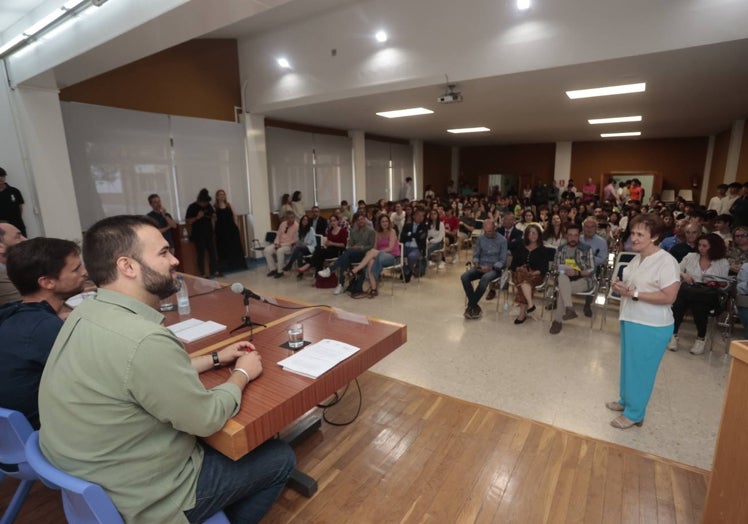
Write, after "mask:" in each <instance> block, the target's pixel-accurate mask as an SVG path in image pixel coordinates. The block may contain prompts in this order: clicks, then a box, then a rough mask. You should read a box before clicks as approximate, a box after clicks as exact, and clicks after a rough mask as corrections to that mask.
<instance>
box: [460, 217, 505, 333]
mask: <svg viewBox="0 0 748 524" xmlns="http://www.w3.org/2000/svg"><path fill="white" fill-rule="evenodd" d="M506 254H507V241H506V238H504V237H503V236H501V235H499V234H497V233H496V224H495V223H494V222H493V220H486V221H485V222H483V234H482V235H481V236H479V237H478V242H476V244H475V249H474V250H473V265H472V267H471V268H470V269H468V270H467V271H465V272H464V273H463V274H462V276H461V277H460V280H462V287H463V288H464V289H465V296H467V300H468V305H467V308H465V318H468V319H477V318H480V317H481V315H482V311H481V308H480V306H479V305H478V302H479V301H480V299H481V298H482V297H483V293H485V292H486V288H488V284H490V283H491V281H492V280H493V279H495V278H496V277H498V276H499V275H500V274H501V270H502V269H503V268H504V267H505V266H506ZM479 279H480V282H479V283H478V286H477V287H476V288H475V289H473V284H472V282H473V280H479Z"/></svg>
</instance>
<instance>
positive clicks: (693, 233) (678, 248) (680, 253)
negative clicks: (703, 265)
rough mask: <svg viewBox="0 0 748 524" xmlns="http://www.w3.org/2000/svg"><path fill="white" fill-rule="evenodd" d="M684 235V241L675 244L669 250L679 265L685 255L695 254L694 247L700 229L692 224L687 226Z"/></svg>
mask: <svg viewBox="0 0 748 524" xmlns="http://www.w3.org/2000/svg"><path fill="white" fill-rule="evenodd" d="M684 234H685V236H686V241H685V242H680V243H678V244H675V245H674V246H673V248H672V249H671V250H670V254H671V255H673V257H675V260H677V261H678V263H679V264H680V261H681V260H683V258H684V257H685V256H686V255H687V254H689V253H695V252H696V245H697V244H698V241H699V236H701V227H699V226H698V225H697V224H694V223H691V224H688V225H687V226H686V227H685V229H684Z"/></svg>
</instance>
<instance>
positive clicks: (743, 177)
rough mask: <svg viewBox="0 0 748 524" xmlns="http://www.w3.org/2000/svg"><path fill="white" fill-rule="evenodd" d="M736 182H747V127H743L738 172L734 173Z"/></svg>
mask: <svg viewBox="0 0 748 524" xmlns="http://www.w3.org/2000/svg"><path fill="white" fill-rule="evenodd" d="M735 180H736V181H738V182H748V129H746V128H743V141H742V143H741V144H740V158H739V160H738V172H737V174H736V175H735Z"/></svg>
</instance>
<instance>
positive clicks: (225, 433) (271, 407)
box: [165, 279, 407, 460]
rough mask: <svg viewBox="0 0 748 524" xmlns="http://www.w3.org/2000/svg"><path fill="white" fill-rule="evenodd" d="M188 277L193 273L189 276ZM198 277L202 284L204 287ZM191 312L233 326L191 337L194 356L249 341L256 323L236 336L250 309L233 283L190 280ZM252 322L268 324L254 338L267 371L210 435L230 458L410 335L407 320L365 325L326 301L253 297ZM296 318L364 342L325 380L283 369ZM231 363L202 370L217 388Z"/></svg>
mask: <svg viewBox="0 0 748 524" xmlns="http://www.w3.org/2000/svg"><path fill="white" fill-rule="evenodd" d="M188 280H189V279H188ZM199 285H200V284H199V281H197V287H199ZM190 291H191V295H192V296H191V298H190V306H191V309H192V312H191V314H190V315H189V317H191V318H198V319H200V320H214V321H216V322H219V323H221V324H224V325H226V326H228V329H227V331H225V332H222V333H219V334H216V335H213V336H211V337H207V338H204V339H201V340H198V341H196V342H193V343H191V344H187V345H186V348H187V351H188V352H189V353H190V354H191V356H198V355H203V354H205V353H209V352H211V351H213V350H215V349H220V348H222V347H224V346H226V345H227V344H229V343H231V342H235V341H238V340H247V338H248V336H249V330H248V329H244V330H242V331H241V332H240V333H237V334H235V335H233V336H231V335H230V334H229V332H228V331H229V330H230V329H232V328H234V327H236V326H237V325H239V324H241V317H242V315H244V305H243V298H242V296H241V295H238V294H235V293H232V292H231V290H230V289H229V288H227V287H225V288H222V289H217V290H213V291H210V292H207V293H205V294H201V295H196V294H195V293H198V292H200V290H199V289H197V288H196V286H195V283H194V282H190ZM277 301H278V304H279V305H282V306H287V307H291V308H298V307H303V305H304V304H303V303H299V302H296V301H293V300H290V299H285V298H277ZM250 317H251V319H252V321H254V322H258V323H262V324H267V327H266V328H263V327H260V328H255V329H254V341H253V344H254V345H255V347H256V348H257V351H259V352H260V354H261V355H262V365H263V373H262V375H260V376H259V377H258V378H257V379H256V380H254V381H253V382H252V383H251V384H250V385H249V387H247V388H246V389H245V390H244V396H243V398H242V405H241V409H240V411H239V413H238V414H237V415H236V416H235V417H234V418H232V419H230V420H229V421H228V422H227V423H226V425H225V426H224V427H223V428H222V429H221V430H220V431H219V432H217V433H215V434H214V435H212V436H210V437H208V438H207V439H205V440H206V441H207V442H208V444H210V445H211V446H212V447H213V448H215V449H217V450H218V451H220V452H221V453H223V454H224V455H226V456H227V457H230V458H232V459H234V460H237V459H239V458H241V457H243V456H244V455H246V454H247V453H249V452H250V451H252V450H253V449H254V448H255V447H257V446H259V445H260V444H262V443H263V442H265V441H266V440H267V439H269V438H271V437H272V436H274V435H275V434H277V433H278V432H280V431H281V430H283V429H284V428H286V427H287V426H288V425H290V424H292V423H293V422H294V421H295V420H296V419H297V418H299V417H300V416H302V415H303V414H304V413H306V412H307V411H309V410H310V409H312V408H314V407H315V406H316V405H317V404H319V403H320V402H321V401H322V400H324V399H326V398H327V397H329V396H330V395H332V394H333V393H334V392H335V391H337V390H338V389H340V388H342V387H343V386H345V385H346V384H347V383H348V382H350V381H352V380H353V379H355V378H356V377H358V376H359V375H360V374H361V373H363V372H364V371H366V370H367V369H369V368H370V367H371V366H373V365H374V364H375V363H376V362H378V361H380V360H381V359H382V358H384V357H385V356H387V355H389V354H390V353H391V352H392V351H394V350H395V349H397V348H398V347H400V346H401V345H402V344H404V343H405V341H406V340H407V328H406V326H405V325H403V324H397V323H394V322H388V321H385V320H378V319H373V318H370V319H369V323H368V324H361V323H358V322H354V321H351V320H344V319H342V318H340V317H339V316H338V315H337V314H336V312H335V311H333V310H331V309H329V308H326V307H311V308H304V309H280V308H278V307H277V306H275V305H272V304H268V303H261V302H258V301H256V300H251V301H250ZM185 318H187V317H181V318H180V316H179V315H178V314H177V313H176V312H170V313H166V321H165V324H166V325H169V324H174V323H176V322H179V321H180V320H184V319H185ZM294 322H302V323H303V324H304V339H305V340H308V341H310V342H316V341H318V340H321V339H323V338H331V339H335V340H340V341H343V342H346V343H348V344H352V345H354V346H357V347H359V348H361V350H360V351H358V352H357V353H356V354H355V355H353V356H352V357H350V358H348V359H347V360H345V361H343V362H341V363H340V364H338V365H337V366H336V367H334V368H333V369H332V370H330V371H328V372H327V373H325V374H324V375H322V376H321V377H319V378H318V379H310V378H307V377H303V376H301V375H297V374H295V373H291V372H289V371H284V370H283V369H282V368H281V367H280V366H278V365H277V362H278V361H280V360H282V359H284V358H286V357H288V356H289V355H291V354H292V353H291V352H290V351H289V350H287V349H284V348H281V347H280V346H281V344H283V343H284V342H286V341H287V340H288V336H287V330H288V327H289V326H290V325H291V324H293V323H294ZM229 374H230V370H229V369H228V368H221V369H218V370H213V371H208V372H205V373H202V374H201V375H200V377H201V380H202V382H203V384H205V386H206V387H208V388H210V387H213V386H216V385H218V384H221V383H223V382H225V381H226V380H227V378H228V376H229Z"/></svg>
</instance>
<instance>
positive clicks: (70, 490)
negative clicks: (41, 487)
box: [26, 431, 229, 524]
mask: <svg viewBox="0 0 748 524" xmlns="http://www.w3.org/2000/svg"><path fill="white" fill-rule="evenodd" d="M26 458H27V460H28V463H29V465H30V466H31V467H32V468H33V470H34V471H35V472H36V473H37V475H38V476H39V478H40V479H41V480H42V482H44V484H45V485H47V486H48V487H50V488H52V489H58V490H60V491H61V492H62V508H63V510H64V512H65V517H66V518H67V520H68V522H69V523H71V524H121V523H123V522H124V521H123V520H122V517H121V516H120V514H119V512H118V511H117V508H116V507H115V505H114V503H113V502H112V499H110V498H109V495H107V494H106V492H105V491H104V488H102V487H101V486H99V485H98V484H94V483H93V482H88V481H86V480H83V479H79V478H77V477H74V476H72V475H69V474H67V473H65V472H64V471H62V470H60V469H57V468H56V467H55V466H53V465H52V464H51V463H50V462H49V461H48V460H47V458H46V457H45V456H44V455H43V454H42V450H41V449H40V448H39V432H38V431H35V432H34V433H32V434H31V436H30V437H29V439H28V440H27V441H26ZM205 522H206V524H229V519H228V518H226V515H225V514H224V513H223V511H219V512H218V513H216V514H215V515H213V516H212V517H210V518H209V519H208V520H206V521H205Z"/></svg>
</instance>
